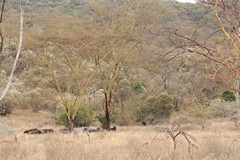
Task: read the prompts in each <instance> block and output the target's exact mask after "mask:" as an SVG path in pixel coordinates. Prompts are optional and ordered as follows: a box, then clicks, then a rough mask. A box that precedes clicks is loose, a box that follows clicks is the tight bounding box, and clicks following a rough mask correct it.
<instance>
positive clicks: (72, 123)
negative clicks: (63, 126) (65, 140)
mask: <svg viewBox="0 0 240 160" xmlns="http://www.w3.org/2000/svg"><path fill="white" fill-rule="evenodd" d="M73 126H74V122H73V120H72V119H70V120H68V128H69V130H73Z"/></svg>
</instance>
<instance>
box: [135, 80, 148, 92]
mask: <svg viewBox="0 0 240 160" xmlns="http://www.w3.org/2000/svg"><path fill="white" fill-rule="evenodd" d="M144 86H145V84H144V83H143V82H142V81H138V82H134V83H133V84H132V89H134V90H135V91H140V90H142V89H143V87H144Z"/></svg>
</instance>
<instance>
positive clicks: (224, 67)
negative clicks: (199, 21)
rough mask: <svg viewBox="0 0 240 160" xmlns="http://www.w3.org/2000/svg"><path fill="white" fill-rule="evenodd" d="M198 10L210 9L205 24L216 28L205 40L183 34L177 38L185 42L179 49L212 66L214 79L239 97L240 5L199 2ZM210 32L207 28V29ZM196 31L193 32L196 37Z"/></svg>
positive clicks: (235, 1) (214, 0)
mask: <svg viewBox="0 0 240 160" xmlns="http://www.w3.org/2000/svg"><path fill="white" fill-rule="evenodd" d="M198 6H200V7H206V8H210V9H211V12H210V13H209V14H208V15H212V16H210V18H206V19H205V20H204V21H203V22H204V23H205V24H207V23H208V24H211V25H213V26H214V27H213V28H215V30H214V31H212V33H210V32H208V33H207V34H205V37H201V38H199V37H197V36H194V35H191V36H186V34H184V33H183V32H181V31H180V30H177V31H176V32H175V34H176V35H177V36H179V37H180V38H181V39H182V40H183V41H182V43H181V44H179V45H178V48H181V49H183V50H184V51H187V52H190V53H196V54H198V55H201V56H203V57H205V58H207V59H208V60H210V61H211V62H212V66H211V70H212V77H211V78H212V79H213V80H214V81H215V82H217V83H220V84H222V85H224V86H226V87H228V88H230V89H232V90H235V91H236V92H237V94H238V92H240V89H239V80H240V79H239V78H240V77H239V74H240V67H239V64H240V61H239V60H240V49H239V48H240V18H239V17H240V12H239V7H240V1H238V0H232V1H224V0H199V1H198ZM205 29H206V30H207V28H205ZM196 31H197V29H196V30H195V31H194V32H195V33H196Z"/></svg>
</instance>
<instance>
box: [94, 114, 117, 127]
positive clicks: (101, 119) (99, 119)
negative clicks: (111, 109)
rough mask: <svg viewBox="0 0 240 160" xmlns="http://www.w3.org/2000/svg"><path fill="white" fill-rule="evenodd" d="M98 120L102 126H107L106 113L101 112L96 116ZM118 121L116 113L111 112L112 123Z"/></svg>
mask: <svg viewBox="0 0 240 160" xmlns="http://www.w3.org/2000/svg"><path fill="white" fill-rule="evenodd" d="M96 118H97V120H98V121H99V122H100V123H101V125H102V128H107V124H106V118H105V115H104V114H99V115H97V116H96ZM115 121H116V114H115V113H110V123H114V122H115Z"/></svg>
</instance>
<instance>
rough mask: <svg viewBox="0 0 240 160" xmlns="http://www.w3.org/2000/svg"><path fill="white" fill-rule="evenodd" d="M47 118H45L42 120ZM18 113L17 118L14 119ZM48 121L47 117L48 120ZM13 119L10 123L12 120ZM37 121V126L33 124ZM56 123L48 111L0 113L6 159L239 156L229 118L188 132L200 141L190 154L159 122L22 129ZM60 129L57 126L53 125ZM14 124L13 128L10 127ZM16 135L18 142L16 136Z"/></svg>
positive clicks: (0, 145)
mask: <svg viewBox="0 0 240 160" xmlns="http://www.w3.org/2000/svg"><path fill="white" fill-rule="evenodd" d="M42 118H45V119H46V120H45V121H46V122H42V121H40V119H42ZM14 119H15V122H12V121H13V120H14ZM47 122H48V123H47ZM9 125H12V126H9ZM34 125H35V126H34ZM48 126H51V127H53V126H52V124H51V121H50V119H49V116H48V115H43V114H37V113H28V112H27V113H26V112H25V113H21V112H19V113H18V112H16V113H15V114H13V115H10V117H6V118H0V128H1V131H2V129H3V130H4V132H1V134H0V135H1V137H0V157H1V159H4V160H8V159H10V160H16V159H18V160H21V159H27V160H32V159H34V160H37V159H39V160H45V159H46V160H66V159H68V160H80V159H84V160H95V159H96V160H131V159H132V160H155V159H156V160H157V159H159V160H161V159H163V160H165V159H174V160H175V159H176V160H181V159H183V160H184V159H186V160H189V159H194V160H198V159H199V160H200V159H206V160H208V159H209V160H212V159H216V160H221V159H224V160H226V159H228V160H229V159H232V160H235V159H236V160H237V159H239V157H240V152H239V150H240V142H239V141H240V140H239V139H240V132H239V131H238V130H235V129H234V125H233V124H232V123H231V122H215V123H212V125H211V126H209V127H208V128H207V129H206V130H205V131H201V130H200V129H198V127H197V126H194V127H193V128H194V129H191V130H188V131H187V132H188V133H190V134H191V135H192V136H194V137H195V138H196V139H197V141H198V143H197V147H198V148H197V149H195V150H194V151H193V152H192V154H191V155H190V154H189V153H188V150H187V147H188V146H187V143H186V142H185V141H184V139H179V141H178V142H177V149H176V150H175V151H174V150H173V144H172V141H171V139H170V138H168V137H167V136H166V135H165V134H164V133H161V134H159V135H158V136H157V137H156V138H155V139H154V137H155V136H156V134H157V132H156V131H155V130H154V128H155V127H153V126H149V127H138V126H135V127H121V128H119V130H118V131H117V132H99V133H92V134H91V135H90V143H89V139H88V138H89V137H88V136H87V135H86V134H85V133H82V132H80V133H78V134H73V133H71V134H62V133H59V132H55V133H53V134H46V135H24V134H22V131H23V130H24V129H28V128H32V127H48ZM55 129H56V130H58V129H59V128H57V127H55ZM6 130H11V131H6ZM15 135H17V139H18V141H17V142H14V136H15Z"/></svg>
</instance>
